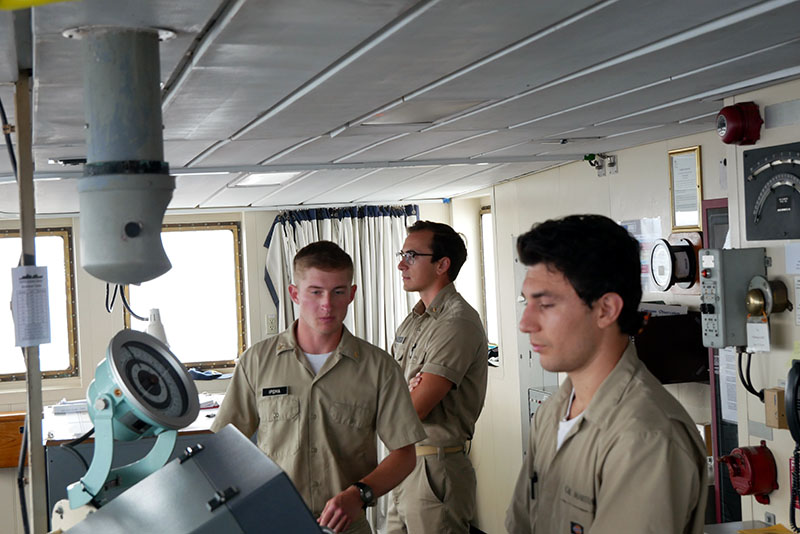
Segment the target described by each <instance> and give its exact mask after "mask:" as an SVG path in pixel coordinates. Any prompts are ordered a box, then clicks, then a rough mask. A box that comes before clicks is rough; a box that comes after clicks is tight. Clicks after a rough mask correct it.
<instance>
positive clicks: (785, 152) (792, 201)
mask: <svg viewBox="0 0 800 534" xmlns="http://www.w3.org/2000/svg"><path fill="white" fill-rule="evenodd" d="M743 162H744V165H743V167H744V172H745V181H744V204H745V213H744V215H745V217H746V223H745V230H746V233H747V239H748V240H750V241H759V240H770V239H797V238H799V237H800V143H790V144H787V145H780V146H774V147H768V148H759V149H755V150H748V151H746V152H745V153H744V155H743Z"/></svg>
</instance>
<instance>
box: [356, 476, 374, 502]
mask: <svg viewBox="0 0 800 534" xmlns="http://www.w3.org/2000/svg"><path fill="white" fill-rule="evenodd" d="M353 485H354V486H355V487H356V488H358V494H359V495H360V496H361V501H362V502H363V503H364V508H367V507H369V506H375V492H374V491H372V488H370V487H369V486H368V485H366V484H364V483H363V482H355V483H354V484H353Z"/></svg>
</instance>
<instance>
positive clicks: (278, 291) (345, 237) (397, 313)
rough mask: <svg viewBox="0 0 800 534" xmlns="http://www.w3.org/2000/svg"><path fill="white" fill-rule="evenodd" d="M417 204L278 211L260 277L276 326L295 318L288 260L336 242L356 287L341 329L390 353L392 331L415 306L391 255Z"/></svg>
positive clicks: (400, 245)
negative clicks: (275, 311) (313, 245)
mask: <svg viewBox="0 0 800 534" xmlns="http://www.w3.org/2000/svg"><path fill="white" fill-rule="evenodd" d="M417 213H418V209H417V207H416V206H411V205H409V206H402V207H387V206H358V207H349V208H336V209H334V208H322V209H310V210H293V211H285V212H282V213H280V214H279V215H278V216H277V217H276V218H275V222H273V224H272V228H271V229H270V231H269V235H268V236H267V240H266V242H265V243H264V246H265V247H266V248H267V265H266V269H265V275H264V279H265V281H266V283H267V287H268V288H269V291H270V295H271V296H272V300H273V301H274V302H275V306H276V308H277V309H278V325H279V328H280V329H281V330H283V329H284V328H286V327H287V326H288V325H289V324H291V323H292V321H294V320H295V317H296V316H297V313H296V309H295V306H294V303H293V302H292V299H291V298H290V297H289V290H288V287H289V284H290V283H291V281H292V279H291V278H292V260H293V259H294V256H295V254H296V253H297V251H298V250H300V249H301V248H303V247H304V246H306V245H308V244H309V243H313V242H314V241H320V240H323V239H324V240H328V241H333V242H334V243H336V244H338V245H339V246H340V247H342V249H343V250H344V251H345V252H347V253H348V254H350V257H351V258H353V267H354V272H353V283H355V284H356V285H357V286H358V290H357V291H356V297H355V300H354V301H353V306H352V310H351V312H350V313H348V315H347V319H346V320H345V325H346V326H347V328H349V329H350V331H351V332H353V333H354V334H355V335H356V336H358V337H360V338H362V339H365V340H367V341H369V342H370V343H372V344H373V345H377V346H378V347H381V348H382V349H384V350H387V351H388V350H389V348H390V347H391V344H392V341H393V340H394V333H395V330H396V328H397V327H398V326H399V325H400V322H401V321H402V320H403V319H404V318H405V316H406V315H407V314H408V312H409V311H410V309H411V306H413V304H414V303H415V302H416V300H417V297H416V295H415V294H409V293H406V292H405V291H404V290H403V284H402V279H401V278H400V271H398V270H397V263H398V260H397V258H396V257H395V253H396V252H397V251H399V250H401V249H402V248H403V242H404V241H405V239H406V227H408V226H410V225H412V224H414V222H416V220H417Z"/></svg>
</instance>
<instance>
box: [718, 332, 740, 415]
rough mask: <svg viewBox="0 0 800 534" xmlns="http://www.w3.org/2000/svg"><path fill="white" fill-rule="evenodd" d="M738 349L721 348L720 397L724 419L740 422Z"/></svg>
mask: <svg viewBox="0 0 800 534" xmlns="http://www.w3.org/2000/svg"><path fill="white" fill-rule="evenodd" d="M736 376H737V367H736V351H735V350H733V349H732V348H725V349H719V398H720V408H721V411H722V419H723V420H725V421H728V422H729V423H738V422H739V419H738V418H737V415H736Z"/></svg>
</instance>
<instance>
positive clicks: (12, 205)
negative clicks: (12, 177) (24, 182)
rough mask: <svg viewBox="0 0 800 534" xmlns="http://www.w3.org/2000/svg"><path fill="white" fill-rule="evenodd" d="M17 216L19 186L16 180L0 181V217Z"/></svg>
mask: <svg viewBox="0 0 800 534" xmlns="http://www.w3.org/2000/svg"><path fill="white" fill-rule="evenodd" d="M18 217H19V188H18V187H17V182H0V218H12V219H13V218H18Z"/></svg>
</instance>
